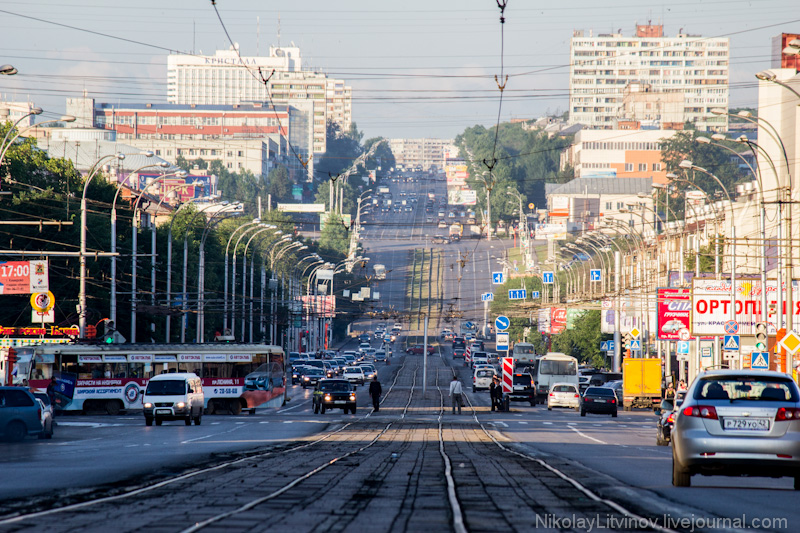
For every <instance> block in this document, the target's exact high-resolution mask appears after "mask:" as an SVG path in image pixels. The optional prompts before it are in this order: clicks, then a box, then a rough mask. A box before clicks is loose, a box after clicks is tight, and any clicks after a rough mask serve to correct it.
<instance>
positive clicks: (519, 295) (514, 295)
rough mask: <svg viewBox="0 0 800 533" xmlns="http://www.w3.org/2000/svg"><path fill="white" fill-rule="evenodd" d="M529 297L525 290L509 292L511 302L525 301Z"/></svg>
mask: <svg viewBox="0 0 800 533" xmlns="http://www.w3.org/2000/svg"><path fill="white" fill-rule="evenodd" d="M527 297H528V291H526V290H525V289H511V290H509V291H508V299H509V300H524V299H525V298H527Z"/></svg>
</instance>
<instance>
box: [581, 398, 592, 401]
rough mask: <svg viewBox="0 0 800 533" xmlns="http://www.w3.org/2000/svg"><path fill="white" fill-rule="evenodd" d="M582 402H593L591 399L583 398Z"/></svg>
mask: <svg viewBox="0 0 800 533" xmlns="http://www.w3.org/2000/svg"><path fill="white" fill-rule="evenodd" d="M583 401H584V402H591V401H594V400H592V399H591V398H584V399H583Z"/></svg>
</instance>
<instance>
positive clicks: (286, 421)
mask: <svg viewBox="0 0 800 533" xmlns="http://www.w3.org/2000/svg"><path fill="white" fill-rule="evenodd" d="M283 423H284V424H293V423H294V420H284V421H283Z"/></svg>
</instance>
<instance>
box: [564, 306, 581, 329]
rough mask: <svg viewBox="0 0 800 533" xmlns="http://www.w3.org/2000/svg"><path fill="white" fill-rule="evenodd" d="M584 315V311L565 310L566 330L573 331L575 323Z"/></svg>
mask: <svg viewBox="0 0 800 533" xmlns="http://www.w3.org/2000/svg"><path fill="white" fill-rule="evenodd" d="M584 314H586V309H572V308H570V309H567V329H575V321H576V320H578V319H579V318H580V317H582V316H583V315H584Z"/></svg>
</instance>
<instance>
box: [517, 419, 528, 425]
mask: <svg viewBox="0 0 800 533" xmlns="http://www.w3.org/2000/svg"><path fill="white" fill-rule="evenodd" d="M517 424H525V425H527V424H528V423H527V422H524V421H522V420H517Z"/></svg>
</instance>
